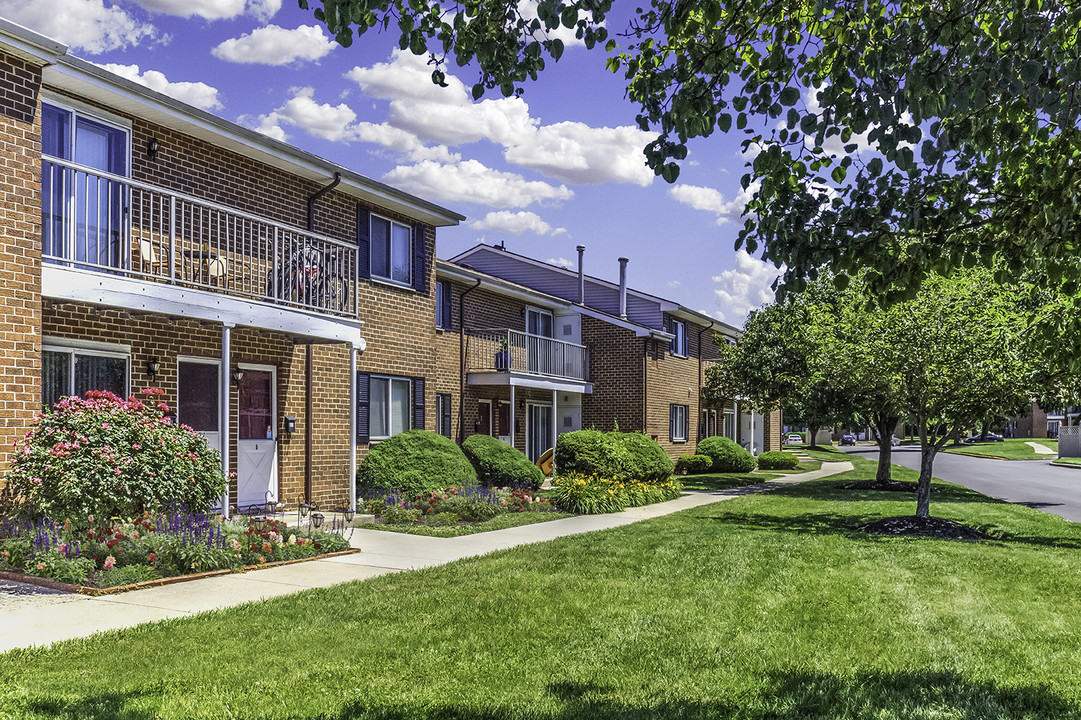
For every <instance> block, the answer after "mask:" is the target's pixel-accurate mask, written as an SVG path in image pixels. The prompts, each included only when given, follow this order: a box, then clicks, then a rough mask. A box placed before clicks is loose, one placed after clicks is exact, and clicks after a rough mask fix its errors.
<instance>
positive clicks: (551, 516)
mask: <svg viewBox="0 0 1081 720" xmlns="http://www.w3.org/2000/svg"><path fill="white" fill-rule="evenodd" d="M565 517H571V514H570V513H559V512H520V513H503V514H502V515H496V516H495V517H494V518H492V519H491V520H487V521H485V522H480V523H475V524H473V525H449V526H444V527H428V526H427V525H383V524H381V523H370V524H368V525H365V526H364V529H365V530H386V531H387V532H399V533H408V534H410V535H427V536H428V537H443V538H448V537H461V536H462V535H473V534H475V533H482V532H489V531H491V530H505V529H507V528H512V527H519V526H521V525H532V524H533V523H539V522H548V521H549V520H559V519H561V518H565Z"/></svg>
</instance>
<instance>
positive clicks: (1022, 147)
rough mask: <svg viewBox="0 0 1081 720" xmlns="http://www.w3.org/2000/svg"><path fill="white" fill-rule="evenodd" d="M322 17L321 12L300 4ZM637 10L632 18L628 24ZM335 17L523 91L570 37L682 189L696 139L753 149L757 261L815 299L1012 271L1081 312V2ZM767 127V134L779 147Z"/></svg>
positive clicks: (448, 10)
mask: <svg viewBox="0 0 1081 720" xmlns="http://www.w3.org/2000/svg"><path fill="white" fill-rule="evenodd" d="M299 2H300V4H301V6H302V7H307V0H299ZM620 9H621V10H622V8H620ZM612 10H613V3H612V0H485V1H484V2H478V1H477V0H467V1H465V2H455V3H448V4H441V3H437V2H435V1H434V0H409V1H408V2H406V1H405V0H322V8H319V9H316V10H315V15H316V17H317V18H318V19H319V20H321V21H323V22H324V23H325V24H326V25H327V27H328V28H329V30H330V31H331V32H332V33H333V34H334V35H335V37H336V38H337V40H338V42H340V43H341V44H343V45H349V44H350V43H351V42H352V40H353V33H354V32H356V33H357V34H358V35H360V34H363V33H365V32H367V31H369V30H371V29H373V28H375V29H382V30H390V29H392V28H393V31H395V32H397V33H398V35H399V46H400V47H401V48H402V49H406V48H408V49H409V50H410V51H412V52H413V53H415V54H417V55H429V56H430V57H431V61H432V63H433V72H432V79H433V81H434V82H436V83H439V84H442V83H443V81H444V79H445V77H446V76H445V71H446V67H447V65H448V64H449V63H450V62H453V63H454V64H455V65H457V66H465V65H468V64H470V63H472V64H473V66H475V67H476V68H478V69H479V72H478V78H477V81H476V84H475V85H474V87H473V94H474V97H478V98H479V97H480V96H481V95H483V94H484V92H485V91H486V90H488V89H494V88H499V90H500V91H501V92H502V93H503V94H504V95H511V94H514V93H520V92H521V91H522V87H523V84H524V83H525V82H526V81H527V80H531V79H535V78H536V77H537V75H538V73H540V72H541V71H543V70H544V68H545V66H546V62H547V60H549V59H551V60H558V59H559V58H560V56H561V55H562V54H563V51H564V43H563V42H562V41H561V40H560V39H559V37H558V34H559V33H557V32H556V31H557V30H560V29H563V32H566V31H567V30H573V31H574V33H575V35H576V36H577V37H578V38H580V39H581V40H582V41H583V42H584V44H585V45H586V47H587V48H595V47H598V46H603V47H604V48H605V52H606V55H605V62H606V64H607V66H608V67H609V68H610V69H611V70H612V71H613V72H619V73H622V74H623V76H624V78H625V79H626V81H627V95H628V98H629V100H630V101H631V102H633V103H634V104H636V105H637V106H638V107H639V113H638V123H639V125H640V126H641V127H642V128H643V129H647V130H655V131H656V132H657V133H658V135H657V138H656V139H655V140H654V141H653V142H651V143H650V144H649V145H648V146H647V147H646V148H645V157H646V161H647V163H648V165H649V166H650V167H651V168H652V169H653V170H654V172H656V173H657V174H659V175H661V176H663V177H664V179H665V180H667V181H669V182H674V181H675V180H676V178H677V177H678V175H679V162H680V161H681V160H683V159H684V158H685V157H686V155H687V150H688V141H690V140H691V139H693V138H698V137H706V136H709V135H711V134H712V133H713V132H714V131H716V130H720V131H721V132H730V131H731V130H733V128H734V129H735V130H736V131H742V132H744V133H746V139H745V147H746V149H747V150H748V154H749V155H750V156H753V159H752V160H751V161H749V172H748V173H747V174H746V175H745V176H744V177H743V179H742V182H743V185H744V187H745V188H753V189H755V192H754V195H753V199H752V200H751V202H750V204H749V205H748V220H747V222H746V225H745V227H744V229H743V231H742V232H741V234H740V240H739V243H740V244H745V245H746V247H747V249H748V250H750V251H751V252H754V251H756V250H757V249H758V248H759V246H760V245H762V246H763V247H764V252H763V255H764V257H765V258H766V259H769V260H772V261H774V262H775V263H777V264H778V265H780V264H781V263H784V264H785V265H786V266H787V272H786V276H785V284H786V286H787V287H792V288H794V289H796V290H800V289H802V288H803V286H804V285H805V283H806V282H807V281H809V280H813V279H814V278H815V277H816V276H817V274H818V272H819V271H820V269H821V268H823V267H827V266H828V267H830V268H831V270H832V271H833V272H834V273H835V274H836V277H837V278H838V282H839V283H840V284H842V285H843V284H844V282H845V278H846V276H847V274H851V273H853V272H854V271H855V270H856V269H857V268H859V267H864V266H869V267H871V268H872V269H873V270H874V272H873V273H872V274H870V275H869V276H868V278H867V281H868V283H869V285H870V287H871V289H872V290H873V291H875V292H876V293H877V294H879V295H886V296H887V297H893V298H895V299H896V298H903V297H909V298H910V297H913V296H914V294H915V292H916V290H917V288H918V285H919V283H920V282H921V280H922V278H923V277H925V276H926V275H927V274H930V273H938V274H950V273H952V272H953V271H955V270H957V269H958V268H963V267H971V266H973V265H976V264H982V265H985V266H991V265H992V263H993V261H994V260H995V258H1000V259H1001V260H1003V261H1004V262H1000V263H999V264H998V265H997V267H998V274H997V278H996V279H997V280H999V281H1003V280H1006V279H1009V278H1010V277H1019V276H1020V275H1021V274H1022V273H1033V272H1034V273H1035V274H1036V276H1038V277H1040V278H1041V279H1042V280H1044V281H1046V283H1047V284H1048V285H1050V286H1053V287H1060V286H1061V287H1062V289H1064V290H1065V291H1066V292H1067V293H1069V294H1074V293H1076V292H1077V290H1078V287H1077V284H1076V280H1075V278H1076V277H1078V270H1079V269H1081V267H1079V266H1081V261H1079V260H1078V255H1079V254H1081V253H1078V252H1077V250H1078V248H1077V240H1076V238H1077V237H1078V235H1079V232H1078V231H1079V230H1081V228H1079V223H1078V218H1077V210H1076V206H1077V203H1078V201H1079V200H1081V163H1079V162H1078V160H1079V159H1081V133H1079V132H1078V130H1079V128H1078V123H1079V118H1081V33H1079V32H1078V28H1079V27H1081V4H1070V3H1063V2H1060V1H1058V0H1021V2H1015V1H1014V0H1009V1H1007V0H963V1H962V0H945V1H943V0H902V1H901V2H885V1H884V0H822V1H820V2H816V3H808V2H794V3H777V2H772V1H771V0H746V1H744V2H740V3H725V2H721V1H720V0H702V1H699V2H691V1H690V0H674V1H672V2H668V1H666V0H652V1H651V2H650V3H649V4H648V6H643V7H639V8H637V9H636V10H635V11H634V12H633V13H631V14H630V15H629V16H627V17H625V18H622V19H621V20H620V23H621V25H620V26H619V27H614V26H613V27H612V28H611V29H610V27H609V25H610V23H611V22H612V21H614V15H613V13H612ZM763 128H765V129H763Z"/></svg>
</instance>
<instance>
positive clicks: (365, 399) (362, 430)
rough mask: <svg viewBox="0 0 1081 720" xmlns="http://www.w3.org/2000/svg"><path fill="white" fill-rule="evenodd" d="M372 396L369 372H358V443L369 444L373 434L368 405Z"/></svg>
mask: <svg viewBox="0 0 1081 720" xmlns="http://www.w3.org/2000/svg"><path fill="white" fill-rule="evenodd" d="M370 398H371V387H370V386H369V384H368V373H366V372H358V373H357V407H356V413H357V445H367V444H368V440H369V438H370V436H371V431H370V430H369V421H370V418H369V417H368V405H369V402H370Z"/></svg>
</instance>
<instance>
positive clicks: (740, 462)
mask: <svg viewBox="0 0 1081 720" xmlns="http://www.w3.org/2000/svg"><path fill="white" fill-rule="evenodd" d="M698 454H699V455H706V456H708V457H709V458H710V460H712V461H713V465H712V466H711V467H710V471H711V472H728V473H732V472H736V473H744V472H750V471H751V470H754V456H753V455H751V453H749V452H748V451H746V450H744V449H743V448H741V447H740V446H739V445H736V443H735V442H734V441H732V440H730V439H729V438H726V437H721V436H716V437H710V438H706V439H705V440H702V441H701V442H699V443H698Z"/></svg>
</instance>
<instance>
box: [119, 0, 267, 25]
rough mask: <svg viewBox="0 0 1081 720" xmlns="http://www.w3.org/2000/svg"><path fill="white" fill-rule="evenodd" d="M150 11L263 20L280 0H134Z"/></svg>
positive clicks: (179, 14)
mask: <svg viewBox="0 0 1081 720" xmlns="http://www.w3.org/2000/svg"><path fill="white" fill-rule="evenodd" d="M135 2H136V3H138V4H139V5H142V6H143V7H144V8H146V9H147V10H149V11H151V12H158V13H163V14H165V15H176V16H179V17H185V18H189V17H201V18H203V19H204V20H226V19H229V18H235V17H237V16H239V15H245V14H246V15H251V16H252V17H254V18H256V19H257V20H261V21H263V22H265V21H267V20H269V19H270V18H272V17H274V15H275V13H277V12H278V10H280V9H281V6H282V0H135Z"/></svg>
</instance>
